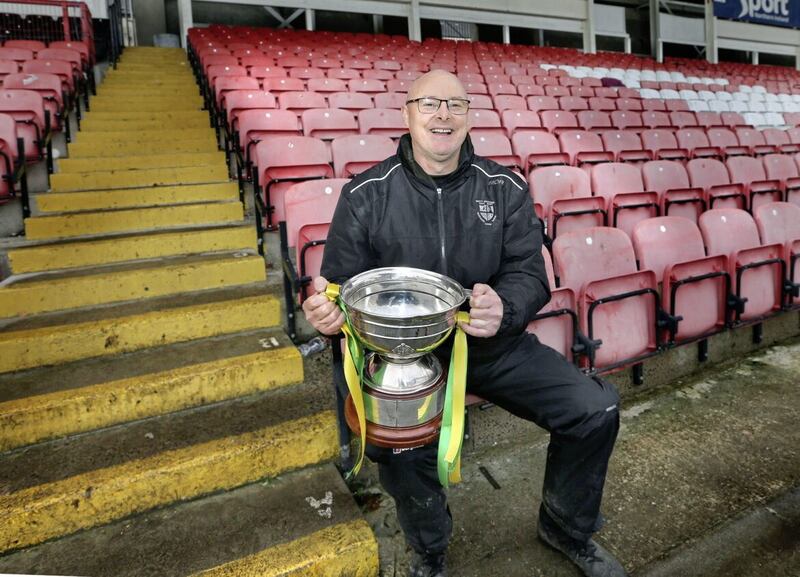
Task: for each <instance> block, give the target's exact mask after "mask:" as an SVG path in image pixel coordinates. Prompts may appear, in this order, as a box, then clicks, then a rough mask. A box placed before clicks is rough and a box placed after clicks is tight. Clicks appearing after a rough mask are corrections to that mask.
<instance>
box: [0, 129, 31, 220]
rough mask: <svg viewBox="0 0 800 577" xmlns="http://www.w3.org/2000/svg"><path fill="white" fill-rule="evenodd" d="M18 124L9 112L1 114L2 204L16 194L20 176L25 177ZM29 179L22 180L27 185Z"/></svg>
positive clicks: (0, 178)
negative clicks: (18, 138) (16, 184)
mask: <svg viewBox="0 0 800 577" xmlns="http://www.w3.org/2000/svg"><path fill="white" fill-rule="evenodd" d="M18 147H19V143H18V141H17V124H16V122H15V121H14V118H13V117H12V116H10V115H8V114H0V205H2V204H5V203H7V202H8V201H9V200H11V199H12V198H13V196H14V192H15V186H14V185H15V183H16V181H17V180H18V178H22V179H25V178H26V177H25V174H24V166H25V165H24V162H23V161H21V160H20V152H21V151H20V150H19V148H18ZM26 182H27V181H23V182H22V186H23V187H25V186H26Z"/></svg>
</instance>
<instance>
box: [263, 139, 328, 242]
mask: <svg viewBox="0 0 800 577" xmlns="http://www.w3.org/2000/svg"><path fill="white" fill-rule="evenodd" d="M253 165H254V169H253V175H254V176H253V188H254V190H255V193H256V197H257V198H258V199H260V200H262V202H263V207H260V208H263V214H262V217H264V218H265V220H266V223H267V226H268V227H271V226H272V225H273V223H278V222H280V221H281V220H284V219H285V218H286V213H285V211H284V202H283V199H284V194H285V192H286V190H287V189H288V188H289V187H290V186H291V185H292V184H294V183H296V182H301V181H304V180H311V179H316V178H333V168H332V167H331V153H330V150H329V149H328V146H327V145H326V144H325V143H324V142H323V141H322V140H319V139H318V138H311V137H308V136H273V137H270V138H267V139H266V140H262V141H261V142H259V143H258V144H256V147H255V154H254V156H253ZM262 188H263V196H262ZM256 221H257V223H259V224H260V222H261V219H260V218H258V217H257V218H256ZM260 232H261V231H259V233H260ZM259 238H261V235H260V234H259Z"/></svg>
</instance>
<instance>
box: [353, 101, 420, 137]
mask: <svg viewBox="0 0 800 577" xmlns="http://www.w3.org/2000/svg"><path fill="white" fill-rule="evenodd" d="M358 126H359V128H360V129H361V134H382V135H383V136H388V137H389V138H399V137H400V136H402V135H403V134H405V133H406V132H408V128H407V127H406V124H405V121H404V120H403V113H402V112H401V111H400V110H397V109H395V108H367V109H364V110H360V111H359V112H358Z"/></svg>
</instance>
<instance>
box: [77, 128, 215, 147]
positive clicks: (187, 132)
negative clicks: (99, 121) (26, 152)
mask: <svg viewBox="0 0 800 577" xmlns="http://www.w3.org/2000/svg"><path fill="white" fill-rule="evenodd" d="M204 137H207V138H209V139H213V138H215V137H214V131H213V130H212V129H211V128H209V127H207V126H204V127H201V128H179V129H177V130H136V131H130V132H126V131H122V132H119V131H111V132H87V133H86V134H84V133H81V134H80V135H78V136H77V137H76V138H75V144H78V143H87V144H101V143H102V144H110V143H114V142H125V143H133V142H136V143H139V144H143V145H144V144H147V143H149V142H151V141H162V142H163V141H169V142H179V141H181V140H199V139H201V138H204Z"/></svg>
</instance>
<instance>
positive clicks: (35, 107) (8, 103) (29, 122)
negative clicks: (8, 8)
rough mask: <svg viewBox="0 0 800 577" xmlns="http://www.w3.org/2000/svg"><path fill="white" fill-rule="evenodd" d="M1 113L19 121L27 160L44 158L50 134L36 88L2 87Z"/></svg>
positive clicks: (19, 131) (19, 129)
mask: <svg viewBox="0 0 800 577" xmlns="http://www.w3.org/2000/svg"><path fill="white" fill-rule="evenodd" d="M14 50H16V48H15V49H14ZM0 113H3V114H8V115H9V116H11V117H12V118H14V121H15V122H16V123H17V136H18V137H19V138H22V141H23V144H24V146H25V160H28V161H37V160H41V159H43V158H44V156H45V145H46V143H47V142H49V138H50V135H49V134H48V130H49V126H47V123H46V119H45V107H44V98H42V95H41V94H39V93H38V92H36V91H34V90H14V89H10V88H9V89H2V90H0ZM49 158H50V157H49V156H48V159H49ZM50 161H51V160H48V162H50Z"/></svg>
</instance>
